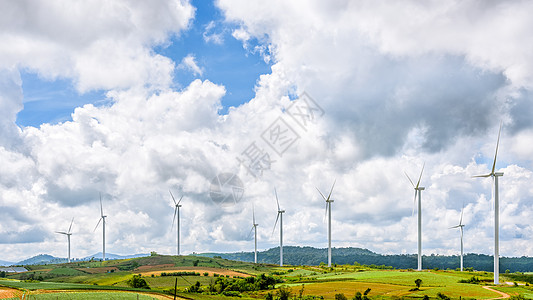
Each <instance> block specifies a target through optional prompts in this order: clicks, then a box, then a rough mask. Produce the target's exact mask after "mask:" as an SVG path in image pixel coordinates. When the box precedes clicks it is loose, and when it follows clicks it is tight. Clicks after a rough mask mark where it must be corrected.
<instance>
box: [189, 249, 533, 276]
mask: <svg viewBox="0 0 533 300" xmlns="http://www.w3.org/2000/svg"><path fill="white" fill-rule="evenodd" d="M197 255H199V256H207V257H215V256H220V257H222V258H225V259H231V260H239V261H246V262H253V260H254V253H253V252H235V253H203V254H197ZM257 259H258V262H260V263H269V264H279V247H276V248H271V249H268V250H266V251H260V252H258V254H257ZM327 259H328V257H327V249H326V248H323V249H318V248H313V247H294V246H285V247H283V262H284V263H285V264H288V265H296V266H298V265H308V266H318V265H320V263H326V262H327ZM332 262H333V263H335V264H353V263H354V262H357V263H359V264H362V265H377V266H381V265H385V266H392V267H393V268H396V269H409V268H416V266H417V256H416V255H414V254H396V255H382V254H377V253H375V252H372V251H370V250H367V249H361V248H351V247H350V248H332ZM493 262H494V260H493V258H492V256H490V255H484V254H466V255H465V256H464V266H465V267H471V268H474V269H475V270H479V271H487V272H490V271H492V268H493ZM422 263H423V267H424V269H435V268H438V269H443V270H444V269H457V268H459V256H444V255H430V256H423V257H422ZM500 270H502V271H505V270H509V271H510V272H533V258H531V257H502V258H500Z"/></svg>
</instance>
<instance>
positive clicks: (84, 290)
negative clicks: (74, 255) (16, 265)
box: [0, 247, 533, 300]
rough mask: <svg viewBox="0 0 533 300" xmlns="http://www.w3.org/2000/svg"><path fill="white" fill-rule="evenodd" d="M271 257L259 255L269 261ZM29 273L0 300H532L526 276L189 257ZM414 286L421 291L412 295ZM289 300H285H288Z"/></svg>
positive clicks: (10, 282)
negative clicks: (497, 281) (495, 278)
mask: <svg viewBox="0 0 533 300" xmlns="http://www.w3.org/2000/svg"><path fill="white" fill-rule="evenodd" d="M287 248H288V249H287V250H288V252H292V254H293V255H295V254H296V253H298V252H300V253H302V252H306V253H307V252H309V253H312V252H315V251H316V250H322V251H323V249H314V248H311V247H303V248H301V247H293V249H291V247H287ZM337 250H338V251H337V255H339V256H346V257H348V256H349V255H350V254H351V253H358V254H359V255H361V256H368V257H380V255H378V254H376V253H373V252H371V251H368V250H365V249H357V248H343V249H337ZM275 251H276V249H270V250H269V251H265V252H268V253H272V255H273V254H274V253H273V252H275ZM322 251H318V252H319V253H321V252H322ZM212 254H213V253H210V254H208V255H212ZM28 269H29V271H27V272H22V273H17V274H4V275H5V277H6V278H0V298H2V293H4V295H10V297H22V296H23V295H28V296H30V295H31V296H32V299H33V298H34V297H35V299H67V298H68V299H73V300H77V299H80V300H81V299H84V300H86V299H141V300H145V299H146V300H149V299H154V298H155V299H172V298H171V296H173V295H174V293H176V295H177V296H179V297H180V298H181V299H199V300H209V299H220V298H222V297H223V298H224V299H228V300H239V299H241V300H244V299H250V300H253V299H280V298H281V295H282V294H284V295H285V296H291V295H292V296H294V297H299V298H300V299H309V300H310V299H353V298H356V299H376V300H377V299H383V300H388V299H391V300H392V299H400V297H401V298H402V299H422V298H424V297H425V298H426V299H450V298H451V299H495V298H496V297H498V296H499V295H505V296H506V297H510V296H511V295H520V296H521V297H522V298H515V299H530V298H531V296H533V288H532V287H531V286H530V284H531V283H533V275H532V274H522V273H515V274H502V277H501V280H502V282H506V281H512V282H513V284H512V285H508V284H502V285H499V286H494V285H492V286H490V287H489V288H488V289H487V285H491V283H492V273H490V272H474V271H468V272H457V271H443V270H439V271H436V270H430V271H427V270H425V271H422V272H417V271H413V270H382V269H381V268H380V267H372V266H363V265H359V264H351V265H349V264H345V265H337V266H334V267H332V268H328V267H326V266H324V265H322V266H318V267H316V266H296V267H294V266H286V267H279V266H275V265H266V264H252V263H247V262H242V261H232V260H227V259H223V258H218V257H216V258H215V257H214V258H210V257H201V256H194V255H187V256H168V255H156V254H154V255H151V256H148V257H139V258H130V259H121V260H109V261H105V262H101V261H77V262H73V263H68V264H47V265H31V266H28ZM134 279H135V280H136V281H135V280H134ZM417 281H418V282H419V285H420V287H419V288H418V287H415V286H416V282H417ZM134 283H142V284H137V285H135V284H134ZM498 292H500V293H503V294H498ZM363 293H364V294H363ZM358 294H359V298H357V295H358ZM361 294H362V295H365V297H364V298H363V297H361ZM367 294H368V297H366V295H367ZM292 296H291V297H286V298H285V299H287V298H288V299H292V298H293V297H292ZM343 297H345V298H343Z"/></svg>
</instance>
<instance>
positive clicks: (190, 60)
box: [178, 54, 204, 76]
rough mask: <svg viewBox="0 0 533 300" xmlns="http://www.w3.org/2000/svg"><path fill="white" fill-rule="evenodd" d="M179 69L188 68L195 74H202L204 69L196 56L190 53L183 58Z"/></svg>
mask: <svg viewBox="0 0 533 300" xmlns="http://www.w3.org/2000/svg"><path fill="white" fill-rule="evenodd" d="M178 69H186V70H189V71H191V72H192V73H193V74H194V75H197V76H202V75H203V74H204V71H203V70H202V68H200V67H199V66H198V64H197V63H196V58H195V57H194V55H192V54H188V55H187V56H185V57H184V58H183V59H182V60H181V64H179V66H178Z"/></svg>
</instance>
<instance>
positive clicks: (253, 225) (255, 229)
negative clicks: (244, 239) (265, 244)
mask: <svg viewBox="0 0 533 300" xmlns="http://www.w3.org/2000/svg"><path fill="white" fill-rule="evenodd" d="M252 221H253V223H252V229H251V230H250V234H251V233H252V230H253V231H254V241H255V248H254V263H257V226H259V224H257V223H255V210H254V206H253V204H252ZM248 236H249V235H248Z"/></svg>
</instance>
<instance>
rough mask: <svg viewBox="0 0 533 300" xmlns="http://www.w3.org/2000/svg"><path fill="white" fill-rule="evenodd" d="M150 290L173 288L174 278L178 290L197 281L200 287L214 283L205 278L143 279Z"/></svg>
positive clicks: (211, 278) (211, 279)
mask: <svg viewBox="0 0 533 300" xmlns="http://www.w3.org/2000/svg"><path fill="white" fill-rule="evenodd" d="M143 278H144V280H146V282H147V283H148V285H149V286H150V287H151V288H155V289H168V288H174V284H175V282H176V278H178V288H181V287H189V286H191V285H192V284H195V283H196V281H199V282H200V284H201V285H202V286H206V285H209V284H210V283H212V282H214V281H215V278H213V277H206V276H183V277H182V276H177V277H174V276H163V277H143Z"/></svg>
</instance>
